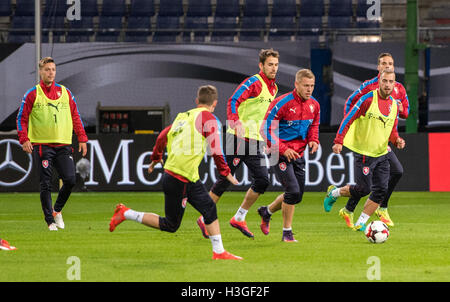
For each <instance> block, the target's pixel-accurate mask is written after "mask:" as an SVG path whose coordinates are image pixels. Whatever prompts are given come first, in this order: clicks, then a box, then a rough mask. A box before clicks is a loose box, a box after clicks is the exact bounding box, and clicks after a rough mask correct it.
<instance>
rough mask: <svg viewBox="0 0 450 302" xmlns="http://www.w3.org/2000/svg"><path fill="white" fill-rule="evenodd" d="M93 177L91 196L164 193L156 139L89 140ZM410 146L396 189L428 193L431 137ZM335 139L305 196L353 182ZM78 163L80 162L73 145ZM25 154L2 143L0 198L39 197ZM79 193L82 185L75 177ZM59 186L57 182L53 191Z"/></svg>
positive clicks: (210, 175)
mask: <svg viewBox="0 0 450 302" xmlns="http://www.w3.org/2000/svg"><path fill="white" fill-rule="evenodd" d="M88 136H89V142H88V154H87V156H86V158H87V159H88V160H89V161H90V166H91V167H90V175H89V176H88V177H86V179H85V180H84V185H85V187H86V188H87V190H89V191H161V190H162V186H161V176H162V172H163V170H162V168H161V167H159V168H158V166H157V168H155V171H154V172H153V174H152V175H148V173H147V168H148V164H149V162H150V155H151V151H152V148H153V146H154V143H155V141H156V135H114V134H110V135H88ZM402 137H404V138H405V140H406V148H405V149H404V150H395V148H393V149H394V152H395V153H396V154H397V156H398V158H399V160H400V162H401V163H402V164H403V166H404V171H405V173H404V175H403V177H402V179H401V180H400V183H399V185H398V187H397V190H399V191H428V190H429V158H428V134H425V133H422V134H410V135H407V134H402ZM333 139H334V134H332V133H324V134H321V135H320V143H321V146H320V148H319V150H318V151H317V153H316V154H313V155H311V154H305V159H306V190H307V191H326V188H327V187H328V186H329V185H330V184H334V185H337V186H340V185H344V184H346V183H352V182H353V181H354V172H353V153H352V152H350V151H349V150H348V149H346V148H344V150H343V152H342V153H341V154H340V155H337V154H333V153H332V152H331V146H332V142H333ZM73 149H74V161H75V163H77V162H78V161H79V160H80V158H81V156H80V154H79V153H78V152H77V151H78V146H77V142H76V141H75V142H74V148H73ZM38 164H40V163H35V162H33V159H32V157H31V156H29V155H27V154H25V152H23V151H22V148H21V146H20V144H19V142H18V141H17V136H1V137H0V192H38V191H39V180H38V173H37V168H36V165H38ZM242 166H243V167H242V168H239V169H238V171H237V172H236V178H237V179H238V181H240V185H238V186H230V188H229V189H230V190H233V191H236V190H237V191H246V190H247V189H248V188H249V187H250V182H251V177H250V174H249V171H248V170H247V169H246V167H245V165H242ZM199 174H200V179H201V180H202V182H204V183H205V185H206V187H207V188H208V189H209V188H210V187H211V186H212V184H213V182H214V181H215V179H216V177H217V176H218V173H217V170H216V168H215V165H214V161H213V159H212V158H211V157H209V156H205V158H204V160H203V161H202V163H201V165H200V168H199ZM269 177H270V186H269V188H268V190H269V191H282V187H281V185H280V183H279V182H278V181H277V179H276V177H275V175H274V173H273V172H272V169H270V170H269ZM77 179H78V183H77V186H76V190H79V189H80V188H81V187H82V184H83V180H82V179H81V178H80V177H79V175H78V177H77ZM56 186H57V180H56V176H55V187H56Z"/></svg>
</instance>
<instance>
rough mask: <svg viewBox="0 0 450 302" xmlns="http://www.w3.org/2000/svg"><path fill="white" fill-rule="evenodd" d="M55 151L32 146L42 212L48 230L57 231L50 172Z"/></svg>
mask: <svg viewBox="0 0 450 302" xmlns="http://www.w3.org/2000/svg"><path fill="white" fill-rule="evenodd" d="M55 154H56V152H55V150H54V148H52V147H49V146H45V145H38V146H35V148H33V157H34V162H35V163H37V167H38V171H39V188H40V200H41V206H42V211H43V213H44V219H45V222H46V223H47V225H48V227H49V230H51V231H57V230H58V229H57V227H56V224H55V219H54V218H53V206H52V195H51V189H52V174H53V158H54V156H55Z"/></svg>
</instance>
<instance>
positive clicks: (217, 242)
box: [209, 234, 225, 254]
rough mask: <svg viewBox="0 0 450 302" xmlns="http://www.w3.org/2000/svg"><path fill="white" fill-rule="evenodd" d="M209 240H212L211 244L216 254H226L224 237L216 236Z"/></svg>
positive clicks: (210, 237)
mask: <svg viewBox="0 0 450 302" xmlns="http://www.w3.org/2000/svg"><path fill="white" fill-rule="evenodd" d="M209 239H210V240H211V244H212V249H213V252H214V253H216V254H222V253H223V252H225V249H224V248H223V243H222V235H220V234H219V235H214V236H211V235H209Z"/></svg>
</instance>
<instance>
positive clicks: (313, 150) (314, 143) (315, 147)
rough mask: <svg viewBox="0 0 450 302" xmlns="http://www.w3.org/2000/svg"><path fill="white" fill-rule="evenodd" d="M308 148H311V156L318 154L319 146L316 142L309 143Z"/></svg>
mask: <svg viewBox="0 0 450 302" xmlns="http://www.w3.org/2000/svg"><path fill="white" fill-rule="evenodd" d="M308 147H309V154H314V153H316V151H317V149H319V144H318V143H316V142H309V143H308Z"/></svg>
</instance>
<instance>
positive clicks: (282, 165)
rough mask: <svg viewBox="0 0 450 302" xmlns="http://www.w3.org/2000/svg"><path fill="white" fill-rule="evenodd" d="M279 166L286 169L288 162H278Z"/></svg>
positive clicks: (283, 169) (282, 169)
mask: <svg viewBox="0 0 450 302" xmlns="http://www.w3.org/2000/svg"><path fill="white" fill-rule="evenodd" d="M278 167H279V168H280V170H281V171H286V167H287V166H286V163H285V162H281V163H279V164H278Z"/></svg>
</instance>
